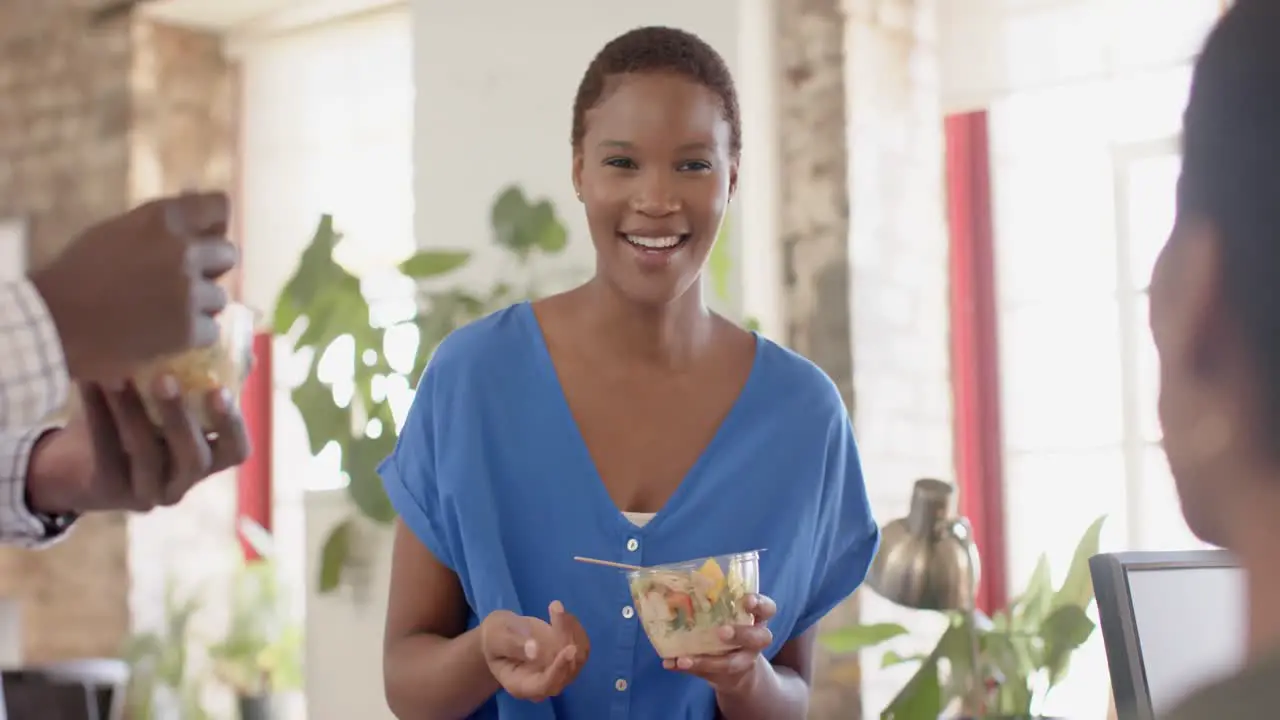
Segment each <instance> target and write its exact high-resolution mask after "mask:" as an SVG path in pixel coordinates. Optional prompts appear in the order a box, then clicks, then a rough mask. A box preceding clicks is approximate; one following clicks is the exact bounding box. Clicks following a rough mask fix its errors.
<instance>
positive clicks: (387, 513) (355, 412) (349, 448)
mask: <svg viewBox="0 0 1280 720" xmlns="http://www.w3.org/2000/svg"><path fill="white" fill-rule="evenodd" d="M490 224H491V226H492V231H493V242H494V244H495V245H496V246H497V247H498V248H499V249H500V250H502V251H503V252H504V254H505V255H506V256H507V257H508V258H510V259H513V260H514V264H515V272H513V273H512V275H513V276H514V277H517V278H520V279H521V280H520V281H519V282H507V281H505V280H499V281H498V282H495V283H494V284H493V285H492V286H491V287H489V288H488V289H487V290H486V291H475V290H472V289H470V288H468V287H467V286H465V285H464V284H463V283H462V282H461V281H456V282H449V281H450V280H452V279H453V278H454V277H455V275H454V274H455V273H456V272H457V271H458V270H460V269H462V268H464V267H465V266H466V265H467V264H468V263H469V262H470V260H471V253H470V252H467V251H462V250H422V251H419V252H417V253H416V254H414V255H413V256H411V257H409V258H408V259H406V260H405V261H404V262H402V263H400V265H399V267H398V269H399V271H400V272H401V273H402V274H403V275H406V276H408V277H410V278H412V279H414V280H415V281H418V291H417V295H416V301H417V302H416V305H417V312H416V313H415V314H413V315H412V316H411V317H406V318H400V319H397V320H395V321H393V322H385V323H377V322H375V321H374V319H373V317H371V313H370V307H369V303H368V302H367V301H366V299H365V297H364V294H363V293H362V292H361V283H360V278H358V277H356V276H355V275H353V274H352V273H350V272H349V271H348V270H347V269H346V268H344V267H342V266H341V265H340V264H338V263H337V262H336V261H335V260H334V257H333V251H334V248H335V246H336V245H337V243H338V241H339V240H340V239H341V237H342V236H341V234H340V233H339V232H338V230H337V229H336V228H335V226H334V221H333V218H332V217H331V216H329V215H325V216H323V217H322V218H321V219H320V223H319V225H318V226H317V227H316V231H315V234H314V236H313V237H312V240H311V243H310V244H309V245H308V246H307V248H306V249H305V250H304V251H303V253H302V257H301V259H300V260H299V263H298V266H297V268H296V269H295V271H294V273H293V275H292V277H290V279H289V280H288V282H287V283H286V284H285V286H284V289H283V290H282V291H281V293H280V296H279V298H278V300H277V302H276V308H275V315H274V319H273V323H272V324H273V329H274V331H275V332H276V333H277V334H278V335H287V336H289V337H290V338H291V339H292V340H293V349H294V350H295V351H299V352H301V351H307V352H308V353H309V354H310V357H311V358H312V359H311V361H310V366H309V368H308V370H307V375H306V377H305V379H304V380H303V381H302V382H301V383H300V384H299V385H297V386H296V387H295V388H293V390H292V399H293V402H294V404H295V405H296V406H297V408H298V410H299V411H300V413H301V415H302V418H303V421H304V422H305V424H306V431H307V437H308V441H309V443H310V449H311V453H312V454H313V455H314V454H318V453H319V452H320V451H321V450H322V449H323V448H325V447H326V446H328V445H331V444H333V445H336V446H337V448H338V450H339V452H340V457H341V470H342V472H343V473H344V474H345V475H346V477H347V478H348V480H349V483H348V485H347V493H348V495H349V497H350V499H351V501H352V505H353V508H354V512H353V513H352V514H351V515H349V516H348V517H347V518H346V519H344V520H342V521H340V522H339V523H338V524H337V525H336V526H335V527H334V528H333V529H332V530H330V532H329V534H328V535H327V537H326V539H325V541H324V544H323V546H322V549H321V555H320V563H319V565H320V567H319V577H318V579H317V581H318V587H319V590H320V592H322V593H327V592H331V591H333V590H334V589H336V588H337V587H339V585H340V584H341V583H342V582H343V579H344V573H346V572H347V571H349V570H351V569H354V568H355V567H359V566H360V564H361V562H360V558H361V555H362V553H359V552H357V551H356V550H357V545H358V543H357V537H358V532H359V528H360V522H361V520H362V519H363V520H365V521H369V522H371V523H373V524H374V525H382V526H385V525H388V524H390V523H391V521H392V520H393V519H394V517H395V512H394V510H393V509H392V507H391V502H390V500H389V499H388V498H387V495H386V493H385V491H384V490H383V488H382V481H381V479H380V478H379V477H378V474H377V465H378V463H379V462H381V461H382V459H383V458H385V457H386V456H387V455H389V454H390V452H391V450H392V449H393V448H394V447H395V442H396V432H397V423H396V421H395V417H394V416H393V414H392V412H391V405H390V402H389V401H388V399H387V397H386V396H385V394H379V393H377V392H375V386H377V385H379V384H380V382H379V381H380V380H384V379H386V378H403V379H407V380H408V382H409V383H410V384H415V383H416V382H417V380H418V378H419V377H420V376H421V375H422V372H423V370H424V369H425V368H426V364H427V360H428V359H429V358H430V357H431V354H432V352H433V351H434V350H435V348H436V346H437V345H439V343H440V341H441V340H443V339H444V337H445V336H446V335H448V334H449V333H450V332H452V331H453V330H454V329H455V328H457V327H459V326H461V325H463V324H465V323H467V322H470V321H471V320H474V319H477V318H479V317H482V316H483V315H485V314H488V313H490V312H492V311H494V310H497V309H499V308H502V307H504V306H506V305H509V304H511V303H513V302H516V301H518V300H522V299H529V298H533V297H537V296H538V294H539V293H538V289H537V288H536V287H535V286H534V284H533V283H532V282H529V281H528V280H527V279H528V278H530V277H532V276H533V272H532V268H531V264H532V263H534V262H535V260H536V259H538V258H539V256H541V257H555V256H558V255H559V254H560V253H562V252H563V250H564V248H565V247H566V245H567V240H568V234H567V231H566V229H565V227H564V225H563V224H562V223H561V221H560V219H559V218H558V217H557V216H556V213H555V208H554V207H553V206H552V205H551V203H550V202H549V201H547V200H540V201H537V202H533V201H530V200H529V199H528V198H527V197H526V196H525V194H524V192H523V191H521V189H520V188H519V187H515V186H511V187H507V188H505V189H504V190H503V191H502V192H500V193H499V195H498V196H497V198H496V200H495V201H494V204H493V206H492V209H491V212H490ZM402 326H412V327H414V328H416V330H417V335H418V346H417V350H416V353H415V355H414V357H413V359H412V362H411V363H409V364H408V366H395V365H393V364H392V362H391V359H390V358H388V356H387V354H386V352H385V351H384V344H383V339H384V337H385V336H386V335H387V333H388V332H393V331H395V332H398V331H399V330H400V329H401V328H402ZM340 340H341V341H343V342H344V345H342V348H343V352H345V353H350V356H351V358H352V362H351V365H352V366H354V368H355V373H354V375H355V376H354V378H352V380H354V390H355V391H354V394H353V397H351V399H350V401H347V399H346V398H345V397H344V398H341V399H339V397H337V396H335V392H334V388H333V386H332V385H331V384H330V383H328V382H325V381H324V380H322V379H321V375H320V372H319V359H320V358H321V356H323V355H324V354H325V352H326V351H328V350H331V348H333V346H334V345H335V343H337V342H339V341H340Z"/></svg>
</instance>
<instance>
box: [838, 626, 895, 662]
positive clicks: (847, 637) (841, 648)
mask: <svg viewBox="0 0 1280 720" xmlns="http://www.w3.org/2000/svg"><path fill="white" fill-rule="evenodd" d="M906 634H907V629H906V628H904V627H902V626H901V625H898V624H897V623H878V624H875V625H851V626H849V627H843V628H838V629H836V630H832V631H831V632H828V633H823V634H821V635H819V636H818V642H820V643H822V646H823V647H825V648H826V649H827V650H829V651H830V652H833V653H839V654H842V655H843V654H846V653H855V652H858V651H859V650H862V649H863V648H869V647H873V646H876V645H879V644H880V643H882V642H885V641H886V640H891V639H893V638H896V637H898V636H899V635H906Z"/></svg>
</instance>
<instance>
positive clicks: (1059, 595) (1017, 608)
mask: <svg viewBox="0 0 1280 720" xmlns="http://www.w3.org/2000/svg"><path fill="white" fill-rule="evenodd" d="M1105 520H1106V518H1105V517H1101V518H1098V519H1097V520H1096V521H1094V523H1093V524H1092V525H1090V526H1089V529H1088V530H1086V531H1085V533H1084V536H1083V537H1082V538H1081V540H1080V542H1079V544H1078V545H1077V546H1076V550H1075V554H1074V556H1073V557H1072V560H1071V565H1070V567H1069V568H1068V570H1067V577H1066V579H1065V580H1064V581H1063V583H1062V585H1061V586H1059V587H1058V588H1054V587H1053V581H1052V579H1051V578H1050V574H1049V561H1048V558H1047V557H1046V556H1044V555H1041V556H1040V560H1039V562H1038V563H1037V564H1036V568H1035V571H1034V572H1033V573H1032V575H1031V581H1030V583H1029V584H1028V585H1027V588H1026V589H1025V590H1024V591H1023V592H1022V593H1021V594H1020V595H1018V596H1017V597H1016V598H1015V599H1014V600H1013V602H1011V603H1010V605H1009V607H1008V608H1007V609H1004V610H1001V611H998V612H996V613H995V614H994V615H992V616H991V617H986V616H985V615H983V614H981V613H978V614H977V622H976V631H977V632H976V634H977V638H978V667H976V668H975V667H974V666H973V661H972V660H971V658H972V653H971V647H972V645H971V642H970V639H969V638H970V637H971V634H970V628H969V623H970V622H971V619H970V618H969V616H968V615H967V614H966V613H960V612H949V613H945V615H946V616H947V618H948V624H947V627H946V630H944V631H943V633H942V636H941V637H940V638H939V640H938V643H937V645H936V646H934V648H933V650H932V651H930V652H928V653H923V654H919V655H909V656H900V655H898V654H896V653H893V652H886V653H885V654H884V656H883V658H882V660H881V663H882V665H883V666H884V667H888V666H891V665H897V664H901V663H914V664H915V665H916V666H917V668H916V672H915V674H914V675H913V676H912V677H911V679H910V680H908V681H907V683H906V685H904V686H903V688H902V690H901V691H900V692H899V693H898V695H897V696H896V697H895V698H894V699H893V700H892V701H891V702H890V703H889V705H888V707H886V708H885V710H884V712H883V713H881V716H880V717H881V718H882V720H937V718H938V717H939V716H940V715H941V714H942V713H943V712H945V711H947V710H948V708H951V707H953V706H955V705H959V706H960V707H961V711H960V712H961V714H960V716H961V717H965V718H982V719H984V720H997V719H999V720H1031V719H1032V718H1036V717H1040V716H1038V715H1037V714H1036V711H1037V710H1038V709H1039V707H1040V706H1041V705H1042V704H1043V702H1044V699H1045V696H1046V695H1047V694H1048V693H1049V691H1050V690H1052V689H1053V688H1054V687H1056V686H1057V685H1058V683H1059V682H1061V681H1062V679H1063V678H1064V677H1065V676H1066V672H1067V668H1068V666H1069V663H1070V660H1071V655H1072V653H1074V652H1075V651H1076V650H1077V649H1078V648H1079V647H1080V646H1081V645H1083V644H1084V643H1085V641H1087V640H1088V639H1089V637H1090V636H1091V635H1092V634H1093V631H1094V627H1095V624H1094V622H1093V621H1092V620H1090V619H1089V616H1088V614H1087V613H1088V610H1089V606H1090V605H1091V604H1092V603H1093V583H1092V581H1091V580H1090V577H1089V558H1091V557H1093V556H1094V555H1096V554H1098V544H1099V539H1100V537H1101V534H1102V525H1103V522H1104V521H1105ZM922 612H925V611H922ZM905 634H907V629H906V628H904V627H902V626H901V625H898V624H895V623H878V624H874V625H857V626H851V627H845V628H840V629H837V630H833V631H831V632H829V633H826V634H824V635H823V636H822V637H821V639H820V641H821V642H822V643H823V644H824V645H825V646H826V647H827V648H828V649H829V650H831V651H832V652H835V653H842V654H843V653H855V652H858V651H860V650H864V649H867V648H871V647H875V646H877V645H880V644H881V643H884V642H886V641H888V640H891V639H893V638H896V637H899V636H902V635H905ZM975 674H976V677H977V678H978V681H979V682H981V683H982V687H984V688H986V689H987V692H986V693H985V695H984V698H983V699H984V702H985V706H984V707H980V708H974V707H966V704H967V703H966V695H967V692H966V689H967V688H970V687H973V685H972V682H973V680H974V677H975Z"/></svg>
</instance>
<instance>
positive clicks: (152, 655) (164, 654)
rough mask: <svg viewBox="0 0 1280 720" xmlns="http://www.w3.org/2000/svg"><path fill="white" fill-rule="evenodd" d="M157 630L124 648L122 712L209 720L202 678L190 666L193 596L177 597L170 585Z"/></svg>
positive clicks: (150, 719) (160, 719)
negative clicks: (126, 678) (126, 683)
mask: <svg viewBox="0 0 1280 720" xmlns="http://www.w3.org/2000/svg"><path fill="white" fill-rule="evenodd" d="M164 607H165V623H164V626H163V628H162V629H160V630H156V631H149V632H143V633H138V634H136V635H134V636H133V637H131V638H130V639H129V640H128V642H127V643H126V645H125V650H124V659H125V661H127V662H128V663H129V669H130V674H129V686H128V689H127V690H126V693H125V695H126V698H125V707H126V713H127V716H128V717H129V718H130V720H166V719H167V718H175V717H178V718H182V719H183V720H210V719H211V715H210V714H209V712H208V711H207V710H206V709H205V707H204V705H203V704H202V698H201V695H202V693H203V692H204V688H205V686H206V681H207V679H208V678H207V677H206V676H205V675H203V674H202V673H200V672H199V670H198V669H197V667H198V665H199V663H198V662H192V657H191V650H192V648H193V647H198V643H195V642H193V640H194V638H193V637H192V631H191V625H192V620H193V619H194V618H195V616H196V614H197V613H199V611H200V610H201V608H202V603H201V601H200V594H199V593H191V594H189V595H180V594H179V593H178V591H177V588H176V587H175V586H174V584H173V583H172V582H169V583H168V585H167V587H166V588H165V603H164Z"/></svg>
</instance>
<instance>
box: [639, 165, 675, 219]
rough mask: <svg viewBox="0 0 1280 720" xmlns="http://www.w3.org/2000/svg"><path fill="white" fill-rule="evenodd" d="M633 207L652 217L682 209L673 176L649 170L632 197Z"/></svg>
mask: <svg viewBox="0 0 1280 720" xmlns="http://www.w3.org/2000/svg"><path fill="white" fill-rule="evenodd" d="M631 209H632V210H635V211H636V212H638V213H640V214H642V215H648V216H650V217H663V216H665V215H670V214H672V213H674V212H678V211H679V210H680V199H679V198H678V197H676V194H675V192H674V188H673V187H672V182H671V178H670V177H668V174H667V173H664V172H649V173H645V176H644V177H642V178H641V179H640V182H639V183H638V185H637V187H636V192H635V194H634V195H633V196H632V197H631Z"/></svg>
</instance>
